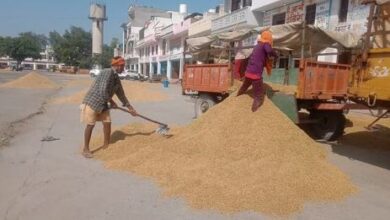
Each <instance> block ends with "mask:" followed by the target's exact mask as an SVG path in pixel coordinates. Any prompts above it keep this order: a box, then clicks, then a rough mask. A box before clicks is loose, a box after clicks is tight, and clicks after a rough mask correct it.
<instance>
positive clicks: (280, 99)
mask: <svg viewBox="0 0 390 220" xmlns="http://www.w3.org/2000/svg"><path fill="white" fill-rule="evenodd" d="M382 1H383V2H385V3H383V2H382ZM382 1H381V4H378V2H376V1H367V2H366V4H370V5H371V6H370V16H369V18H368V19H369V23H371V24H375V25H376V26H378V23H380V22H381V21H382V22H385V23H386V22H388V20H389V19H388V17H389V13H388V12H389V8H388V6H389V1H388V0H382ZM386 18H387V19H386ZM372 27H373V26H371V25H369V27H368V31H367V34H366V35H365V39H366V40H365V41H364V44H363V45H362V44H361V41H360V39H361V36H357V35H355V34H354V33H351V32H349V33H335V32H331V31H325V30H322V29H320V28H316V27H313V26H310V25H306V24H305V23H304V22H303V23H294V24H287V25H278V26H272V27H266V29H270V30H271V32H273V33H274V36H276V38H275V39H274V48H276V49H279V51H281V53H282V54H285V55H284V56H282V59H284V62H281V61H279V62H278V63H279V65H276V66H274V69H273V70H272V74H271V75H270V76H267V75H264V76H263V78H264V82H266V83H268V85H269V86H268V87H267V91H266V95H267V97H268V98H269V99H270V100H271V101H272V102H273V103H274V104H275V105H276V106H277V107H278V108H279V109H280V110H281V111H282V112H283V113H285V114H286V115H287V116H288V117H289V118H290V119H291V120H292V121H293V122H294V123H296V124H298V125H302V124H306V125H307V126H306V127H309V128H310V129H309V130H310V132H311V134H312V135H313V137H314V138H315V139H320V140H325V141H333V140H336V139H337V138H338V137H340V136H341V135H342V134H343V132H344V128H345V124H346V118H345V115H344V114H345V113H346V112H347V111H348V110H350V109H376V108H380V109H384V110H385V111H384V112H383V113H382V114H380V115H378V119H377V120H379V119H380V118H383V117H386V116H387V115H388V113H389V109H390V105H389V103H390V90H389V89H390V88H389V85H390V81H389V79H390V78H389V77H390V76H389V75H388V70H389V69H390V65H389V64H390V62H389V61H390V60H389V57H390V56H389V51H390V49H389V46H388V45H386V44H388V42H389V41H388V36H389V33H388V30H389V29H386V28H387V27H388V26H385V25H382V26H381V28H382V29H381V31H380V32H379V33H380V34H378V33H377V32H374V34H372V33H371V29H372ZM261 31H262V29H261V28H258V29H257V30H255V33H256V32H261ZM375 33H376V34H377V35H379V36H380V37H384V38H385V39H384V40H383V39H382V40H381V41H380V42H382V45H379V48H371V47H372V43H370V42H372V41H373V39H374V40H376V38H375V37H374V38H373V37H372V36H373V35H375ZM383 33H385V34H384V35H383ZM230 34H231V35H234V36H235V37H234V40H237V39H239V38H238V37H237V36H238V35H239V34H237V33H230ZM248 34H253V32H252V31H246V32H245V31H242V38H244V37H247V36H248ZM342 35H349V36H342ZM286 36H293V37H286ZM367 36H368V37H367ZM210 38H211V39H213V40H216V41H221V40H226V39H227V38H226V33H224V35H223V36H222V38H221V39H218V36H215V35H214V36H212V37H210ZM340 39H344V40H340ZM194 42H197V41H196V39H195V40H194V39H191V40H190V41H188V40H187V43H189V44H194ZM198 42H207V45H210V43H209V42H208V41H207V40H205V39H199V41H198ZM296 42H300V44H297V43H296ZM335 44H337V47H338V48H337V49H338V50H337V51H338V52H337V53H336V54H334V53H333V54H326V55H347V56H348V57H349V58H350V59H349V60H350V62H348V63H346V64H341V63H331V62H319V61H317V60H316V59H315V58H316V56H317V55H319V54H320V52H321V51H322V50H323V49H325V48H327V47H329V46H330V45H332V46H333V45H335ZM230 45H231V44H230ZM191 48H201V46H199V45H197V44H196V43H195V46H194V45H190V51H191ZM203 50H204V51H206V50H207V49H206V50H205V49H204V48H203ZM208 50H214V49H208ZM227 50H229V54H231V53H232V51H234V48H231V47H227ZM322 54H323V53H322ZM228 60H229V62H228V63H226V64H195V65H194V64H189V65H185V69H184V76H183V82H182V87H183V91H184V93H188V94H191V95H193V96H194V97H195V99H196V100H195V113H196V116H199V115H201V114H202V113H204V112H206V111H207V110H208V109H209V108H210V107H212V106H213V105H215V104H217V103H218V102H221V101H223V100H224V99H225V98H226V97H228V96H229V88H230V87H231V86H232V85H233V81H234V80H233V76H232V75H233V74H232V63H231V62H230V60H231V59H230V58H229V59H228ZM278 63H277V64H278ZM280 63H283V65H280ZM286 87H290V88H291V87H293V88H294V87H295V89H294V91H293V92H291V91H286V90H285V89H284V88H286ZM377 120H376V121H377ZM376 121H374V122H373V123H375V122H376ZM373 123H372V124H373ZM372 124H371V125H372ZM371 125H370V126H371Z"/></svg>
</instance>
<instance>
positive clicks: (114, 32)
mask: <svg viewBox="0 0 390 220" xmlns="http://www.w3.org/2000/svg"><path fill="white" fill-rule="evenodd" d="M91 2H96V0H95V1H92V0H62V1H61V0H0V36H16V35H18V34H19V33H20V32H27V31H32V32H35V33H38V34H48V33H49V32H50V31H53V30H56V31H58V32H60V33H63V32H64V30H66V29H68V28H69V27H70V26H71V25H74V26H79V27H82V28H84V29H86V30H88V31H89V30H90V29H91V22H90V21H89V20H88V13H89V5H90V3H91ZM98 2H103V3H105V4H106V5H107V16H108V21H107V22H106V23H105V30H104V33H105V39H104V41H105V42H106V43H108V42H110V41H111V39H112V38H113V37H117V38H119V39H121V37H122V32H121V28H120V25H121V24H122V23H123V22H125V21H127V9H128V6H129V5H130V4H131V3H133V2H134V0H106V1H101V0H100V1H98ZM136 2H137V4H139V5H147V6H153V7H156V8H161V9H165V10H175V11H178V10H179V4H180V3H185V4H187V5H188V10H189V12H204V11H206V10H207V9H208V8H215V6H216V5H217V4H219V3H221V2H222V0H137V1H136Z"/></svg>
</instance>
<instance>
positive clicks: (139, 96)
mask: <svg viewBox="0 0 390 220" xmlns="http://www.w3.org/2000/svg"><path fill="white" fill-rule="evenodd" d="M122 86H123V90H124V91H125V94H126V97H127V99H129V101H130V102H132V101H136V102H147V101H150V102H153V101H154V102H158V101H164V100H167V99H168V96H167V95H166V94H164V93H163V92H160V91H158V89H157V86H160V85H156V84H149V83H141V82H130V81H122ZM87 92H88V89H84V90H82V91H79V92H76V93H74V94H73V95H70V96H65V97H58V98H56V99H54V100H53V101H52V103H53V104H80V103H81V102H82V101H83V99H84V97H85V94H87ZM114 100H115V101H116V102H119V100H118V98H117V97H116V96H115V95H114Z"/></svg>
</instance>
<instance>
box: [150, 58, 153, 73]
mask: <svg viewBox="0 0 390 220" xmlns="http://www.w3.org/2000/svg"><path fill="white" fill-rule="evenodd" d="M149 74H150V76H153V63H152V62H151V61H149Z"/></svg>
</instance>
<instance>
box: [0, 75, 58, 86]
mask: <svg viewBox="0 0 390 220" xmlns="http://www.w3.org/2000/svg"><path fill="white" fill-rule="evenodd" d="M59 87H60V86H59V85H58V84H57V83H55V82H53V81H51V80H50V79H49V78H47V77H46V76H43V75H41V74H39V73H36V72H30V73H29V74H27V75H25V76H22V77H20V78H18V79H16V80H13V81H11V82H7V83H4V84H1V85H0V88H17V89H56V88H59Z"/></svg>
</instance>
